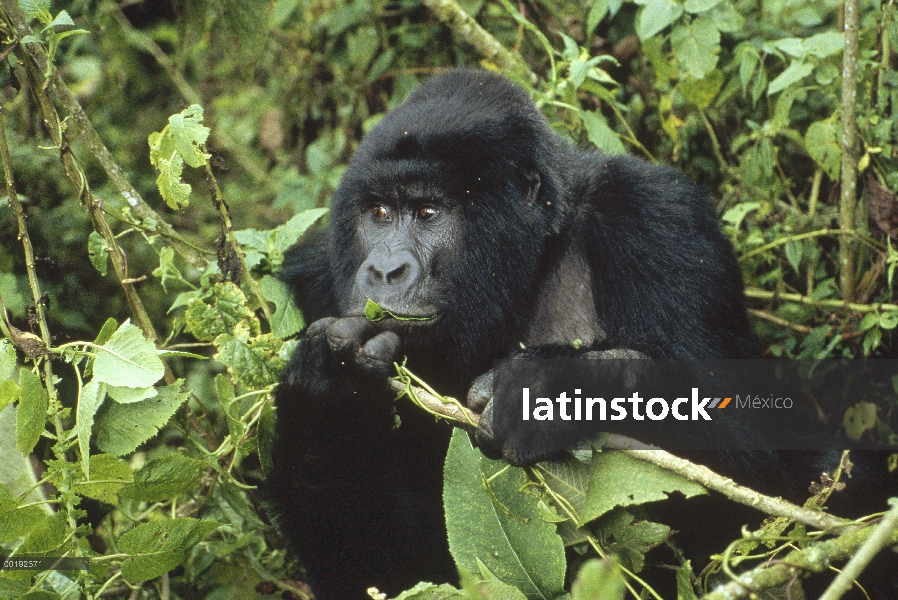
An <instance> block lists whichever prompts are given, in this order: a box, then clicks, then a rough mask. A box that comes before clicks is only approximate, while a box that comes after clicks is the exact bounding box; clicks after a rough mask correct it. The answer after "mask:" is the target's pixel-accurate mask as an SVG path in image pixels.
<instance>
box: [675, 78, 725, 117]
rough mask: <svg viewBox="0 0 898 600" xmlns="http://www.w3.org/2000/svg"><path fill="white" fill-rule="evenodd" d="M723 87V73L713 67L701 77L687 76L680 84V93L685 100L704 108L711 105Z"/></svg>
mask: <svg viewBox="0 0 898 600" xmlns="http://www.w3.org/2000/svg"><path fill="white" fill-rule="evenodd" d="M721 87H723V73H722V72H721V71H720V69H714V70H713V71H711V72H710V73H708V74H707V75H706V76H705V77H704V78H703V79H694V78H687V79H684V80H683V82H682V83H681V84H680V93H681V94H683V97H684V98H686V100H687V101H688V102H690V103H692V104H694V105H695V106H697V107H698V108H700V109H702V110H704V109H706V108H708V107H709V106H711V102H713V101H714V98H716V97H717V94H718V93H719V92H720V88H721Z"/></svg>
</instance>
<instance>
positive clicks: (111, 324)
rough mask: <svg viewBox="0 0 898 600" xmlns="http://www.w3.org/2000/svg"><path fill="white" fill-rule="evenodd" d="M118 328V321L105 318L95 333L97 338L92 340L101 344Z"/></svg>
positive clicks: (98, 344)
mask: <svg viewBox="0 0 898 600" xmlns="http://www.w3.org/2000/svg"><path fill="white" fill-rule="evenodd" d="M116 329H118V321H116V320H115V319H113V318H112V317H109V318H108V319H106V322H105V323H103V326H102V327H101V328H100V333H98V334H97V339H95V340H94V344H96V345H97V346H102V345H103V344H105V343H106V342H108V341H109V338H111V337H112V334H113V333H115V330H116Z"/></svg>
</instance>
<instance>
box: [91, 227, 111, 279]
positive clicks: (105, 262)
mask: <svg viewBox="0 0 898 600" xmlns="http://www.w3.org/2000/svg"><path fill="white" fill-rule="evenodd" d="M107 248H109V246H107V245H106V240H104V239H103V236H102V235H100V234H99V233H97V232H96V231H91V232H90V235H89V236H87V256H88V257H89V258H90V264H92V265H93V266H94V268H95V269H96V270H97V272H98V273H99V274H100V275H102V276H103V277H105V276H106V273H107V272H108V270H109V252H107Z"/></svg>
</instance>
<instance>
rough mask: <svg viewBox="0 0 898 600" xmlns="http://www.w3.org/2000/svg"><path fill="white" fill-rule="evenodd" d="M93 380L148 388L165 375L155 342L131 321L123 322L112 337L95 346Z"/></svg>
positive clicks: (129, 386)
mask: <svg viewBox="0 0 898 600" xmlns="http://www.w3.org/2000/svg"><path fill="white" fill-rule="evenodd" d="M96 352H97V356H96V358H95V359H94V381H97V382H99V383H106V384H109V385H111V386H118V387H127V388H145V387H148V386H151V385H153V384H154V383H156V382H157V381H159V380H160V379H162V376H163V375H165V366H164V365H163V364H162V361H161V360H159V356H158V355H157V353H156V346H155V345H154V344H153V342H151V341H149V340H148V339H147V338H145V337H144V335H143V332H142V331H141V330H140V329H139V328H137V327H136V326H134V325H132V324H131V322H130V319H128V320H126V321H125V322H124V323H122V325H121V327H119V328H118V329H117V330H116V332H115V333H113V334H112V337H111V338H109V341H108V342H106V343H105V344H103V346H102V347H101V348H98V349H97V350H96Z"/></svg>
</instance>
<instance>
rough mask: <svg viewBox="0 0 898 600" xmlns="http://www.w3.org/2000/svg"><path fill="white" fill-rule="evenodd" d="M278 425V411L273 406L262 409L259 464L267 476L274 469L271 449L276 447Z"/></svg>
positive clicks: (267, 405)
mask: <svg viewBox="0 0 898 600" xmlns="http://www.w3.org/2000/svg"><path fill="white" fill-rule="evenodd" d="M276 424H277V411H276V410H275V408H274V406H272V405H271V404H266V405H265V406H263V407H262V414H261V415H260V416H259V428H258V434H257V435H258V437H259V463H260V464H261V466H262V472H263V473H265V474H266V475H268V474H270V473H271V472H272V470H273V468H274V463H273V461H272V458H271V449H272V448H273V447H274V438H275V425H276Z"/></svg>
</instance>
